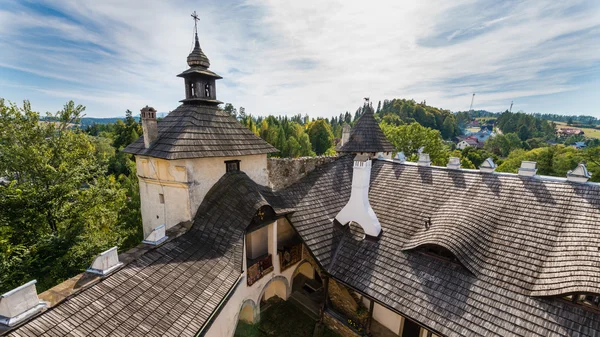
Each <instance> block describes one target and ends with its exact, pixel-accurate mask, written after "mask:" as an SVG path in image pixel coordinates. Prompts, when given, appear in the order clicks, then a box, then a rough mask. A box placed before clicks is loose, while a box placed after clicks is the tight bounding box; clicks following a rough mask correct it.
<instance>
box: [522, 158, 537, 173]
mask: <svg viewBox="0 0 600 337" xmlns="http://www.w3.org/2000/svg"><path fill="white" fill-rule="evenodd" d="M536 166H537V163H536V162H534V161H526V160H523V161H522V162H521V167H520V168H519V175H520V176H525V177H533V176H534V175H535V174H536V172H537V168H536Z"/></svg>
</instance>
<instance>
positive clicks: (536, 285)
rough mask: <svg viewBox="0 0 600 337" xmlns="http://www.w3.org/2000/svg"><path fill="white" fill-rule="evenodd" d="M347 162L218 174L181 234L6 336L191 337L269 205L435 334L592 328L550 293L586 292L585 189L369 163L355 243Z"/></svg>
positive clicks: (326, 262) (595, 226)
mask: <svg viewBox="0 0 600 337" xmlns="http://www.w3.org/2000/svg"><path fill="white" fill-rule="evenodd" d="M352 167H353V156H344V157H341V158H340V159H338V160H336V161H334V162H331V163H329V164H326V165H324V166H322V167H320V168H317V169H316V170H315V171H313V172H311V173H309V174H308V175H307V176H306V177H304V178H303V179H301V180H300V181H299V182H297V183H295V184H293V185H291V186H289V187H287V188H285V189H283V190H280V191H277V192H272V191H270V190H268V189H266V188H264V187H260V186H258V185H256V184H255V183H254V182H252V181H251V180H250V179H249V178H248V177H247V176H246V175H245V174H244V173H228V174H226V175H225V176H224V177H223V178H221V179H220V180H219V182H217V183H216V184H215V186H213V188H212V189H211V191H210V192H209V193H208V194H207V196H206V198H205V200H204V201H203V203H202V205H201V206H200V208H199V210H198V212H197V214H198V215H197V217H196V219H195V220H194V225H193V227H192V229H191V230H190V231H189V232H188V233H186V234H184V235H183V236H181V237H178V238H176V239H174V240H172V241H170V242H167V243H166V244H164V245H163V246H160V247H158V248H156V249H154V250H152V251H150V252H148V253H146V254H145V255H143V256H142V257H141V258H139V259H138V260H136V261H134V262H133V263H130V264H128V265H127V266H125V267H124V268H123V269H121V270H120V271H118V272H116V273H115V274H113V275H111V276H109V277H107V278H106V279H105V280H103V281H101V282H99V283H98V284H96V285H93V286H92V287H91V288H89V289H87V290H84V291H82V292H81V293H79V294H77V295H75V296H73V297H72V298H70V299H68V300H66V301H65V302H63V303H61V304H59V305H57V306H55V307H53V308H52V309H50V310H48V311H47V312H45V313H43V314H41V315H40V316H38V317H36V318H34V319H32V320H30V321H29V322H27V323H26V324H24V325H23V326H21V327H19V328H18V329H16V330H14V331H12V332H11V335H13V336H28V335H67V334H69V333H72V334H77V333H81V334H94V335H107V334H121V335H138V334H139V335H167V334H171V335H175V334H181V335H193V334H195V333H196V332H197V331H198V330H199V329H201V328H202V327H206V326H207V325H208V324H209V323H210V322H209V319H208V318H209V317H210V316H211V314H212V313H214V312H215V310H217V308H218V305H219V303H221V302H222V301H223V300H227V298H226V297H227V294H228V292H229V291H230V290H231V289H232V288H233V287H235V285H236V284H237V280H238V278H239V276H240V273H241V268H242V256H243V254H242V248H243V233H244V230H245V229H246V228H247V226H248V225H249V224H250V223H251V220H252V218H253V216H254V215H255V214H256V210H257V209H258V208H260V207H262V206H265V205H270V206H271V207H273V209H274V211H275V212H276V214H278V215H281V214H283V213H287V212H289V211H290V210H295V212H294V213H293V214H291V215H290V216H289V220H290V222H291V224H292V225H293V226H294V228H295V229H296V230H297V232H298V233H299V234H300V236H301V237H302V239H303V241H304V242H305V243H306V245H307V246H308V248H309V249H310V251H311V252H312V253H313V255H314V256H315V258H316V260H317V262H318V263H319V264H320V265H321V266H322V267H324V268H325V269H326V270H327V272H328V273H329V274H330V275H331V276H332V277H333V278H334V279H337V280H339V281H341V282H343V283H344V284H347V285H349V286H351V287H353V288H354V289H357V290H359V291H361V292H362V293H364V294H367V295H368V296H371V297H373V298H375V299H376V300H377V301H379V302H380V303H383V304H384V305H385V306H387V307H388V308H390V309H392V310H395V311H396V312H398V313H401V314H402V315H404V316H406V317H409V318H411V319H413V320H415V321H417V322H419V323H420V324H422V325H424V326H426V327H427V328H428V329H430V330H432V331H435V332H436V334H438V335H446V336H567V335H568V336H600V313H599V312H598V311H594V310H591V309H587V308H584V307H582V306H577V305H573V304H571V303H568V302H566V301H563V300H560V299H557V298H554V297H552V296H555V295H560V294H567V293H572V292H578V293H579V292H581V293H584V292H590V293H600V265H599V264H598V261H600V250H598V242H600V226H599V221H600V185H599V184H593V183H586V184H575V183H568V182H565V181H556V180H550V179H548V180H543V179H538V178H534V177H520V176H517V175H510V174H485V173H481V172H478V171H473V170H449V169H446V168H440V167H424V166H415V165H410V164H400V163H395V162H390V161H380V160H376V161H374V162H373V166H372V171H371V184H370V191H369V199H370V204H371V206H372V207H373V210H374V211H375V213H376V215H377V217H378V219H379V221H380V223H381V226H382V229H383V230H382V234H381V236H380V237H379V238H378V239H377V240H364V239H361V236H360V235H356V234H357V232H358V231H359V230H357V229H356V227H352V226H351V227H345V228H341V227H340V226H339V225H337V224H335V223H334V221H333V219H334V218H335V216H336V214H337V213H338V212H339V211H340V210H341V209H342V208H343V207H344V205H345V204H346V203H347V201H348V199H349V197H350V192H351V188H352V187H351V186H352V172H353V171H352V170H353V168H352ZM425 220H430V221H431V222H430V223H431V224H430V225H429V226H425V225H424V224H425ZM357 227H358V226H357ZM348 228H349V229H350V230H348ZM423 245H438V246H442V247H444V248H446V249H447V250H449V251H451V252H452V253H453V254H454V255H455V256H456V257H457V258H458V260H459V261H460V262H461V264H454V263H452V262H449V261H444V260H441V259H439V258H435V257H432V256H430V255H426V254H423V253H421V252H420V251H419V248H420V247H422V246H423Z"/></svg>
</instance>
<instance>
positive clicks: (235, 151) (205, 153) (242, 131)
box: [123, 104, 277, 159]
mask: <svg viewBox="0 0 600 337" xmlns="http://www.w3.org/2000/svg"><path fill="white" fill-rule="evenodd" d="M123 152H127V153H132V154H136V155H142V156H150V157H156V158H163V159H186V158H204V157H228V156H243V155H252V154H265V153H271V152H277V149H276V148H274V147H273V146H271V145H270V144H269V143H267V142H266V141H264V140H262V139H261V138H260V137H258V136H256V135H255V134H253V133H252V131H250V130H248V128H246V127H245V126H243V125H242V124H240V123H239V122H238V121H237V120H236V119H235V118H233V117H231V116H230V115H229V114H228V113H226V112H224V111H222V110H219V109H218V108H216V107H214V106H207V105H191V104H189V105H188V104H183V105H180V106H179V107H177V109H175V110H173V111H171V113H169V115H168V116H167V117H165V118H164V119H163V120H161V121H160V122H158V138H157V139H156V140H155V141H154V142H153V143H152V144H151V145H150V147H149V148H148V149H146V148H145V146H144V139H143V137H140V138H139V139H138V140H137V141H135V142H134V143H132V144H130V145H129V146H127V147H126V148H125V149H124V150H123Z"/></svg>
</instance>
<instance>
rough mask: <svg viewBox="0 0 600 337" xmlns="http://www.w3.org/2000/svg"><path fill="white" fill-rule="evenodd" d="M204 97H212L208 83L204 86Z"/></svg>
mask: <svg viewBox="0 0 600 337" xmlns="http://www.w3.org/2000/svg"><path fill="white" fill-rule="evenodd" d="M204 96H205V97H210V84H208V83H206V85H204Z"/></svg>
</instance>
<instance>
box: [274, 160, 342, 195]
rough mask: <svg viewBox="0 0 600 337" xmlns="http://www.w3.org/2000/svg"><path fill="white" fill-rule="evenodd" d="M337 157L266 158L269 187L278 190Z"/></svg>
mask: <svg viewBox="0 0 600 337" xmlns="http://www.w3.org/2000/svg"><path fill="white" fill-rule="evenodd" d="M337 158H338V157H329V156H320V157H301V158H268V159H267V168H268V170H269V181H270V183H271V185H270V186H271V188H273V189H274V190H279V189H282V188H284V187H287V186H289V185H291V184H292V183H294V182H295V181H297V180H298V179H300V178H302V177H304V176H305V175H306V174H307V173H308V172H310V171H312V170H314V169H315V168H317V167H319V166H321V165H323V164H327V163H329V162H332V161H334V160H335V159H337Z"/></svg>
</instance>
